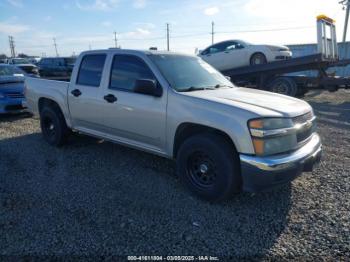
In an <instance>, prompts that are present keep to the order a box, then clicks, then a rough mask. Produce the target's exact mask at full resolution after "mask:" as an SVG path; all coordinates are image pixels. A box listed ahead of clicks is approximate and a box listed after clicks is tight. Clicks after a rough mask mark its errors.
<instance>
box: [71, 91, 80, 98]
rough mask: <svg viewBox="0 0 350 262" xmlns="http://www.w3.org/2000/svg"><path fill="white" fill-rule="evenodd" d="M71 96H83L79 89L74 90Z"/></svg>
mask: <svg viewBox="0 0 350 262" xmlns="http://www.w3.org/2000/svg"><path fill="white" fill-rule="evenodd" d="M71 94H72V95H73V96H75V97H78V96H80V95H81V92H80V90H79V89H74V90H73V91H72V92H71Z"/></svg>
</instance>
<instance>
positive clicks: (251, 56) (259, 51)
mask: <svg viewBox="0 0 350 262" xmlns="http://www.w3.org/2000/svg"><path fill="white" fill-rule="evenodd" d="M255 55H263V56H264V57H265V59H266V61H267V55H266V54H265V53H264V52H263V51H261V50H255V51H254V52H253V53H252V54H251V55H250V57H249V63H251V62H252V58H253V57H254V56H255Z"/></svg>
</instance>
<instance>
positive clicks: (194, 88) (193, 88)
mask: <svg viewBox="0 0 350 262" xmlns="http://www.w3.org/2000/svg"><path fill="white" fill-rule="evenodd" d="M213 89H214V88H212V87H198V86H191V87H189V88H187V89H184V90H180V92H192V91H198V90H213Z"/></svg>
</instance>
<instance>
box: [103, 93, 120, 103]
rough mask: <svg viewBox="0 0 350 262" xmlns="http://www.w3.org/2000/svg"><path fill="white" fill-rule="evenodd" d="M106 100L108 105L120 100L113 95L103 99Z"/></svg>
mask: <svg viewBox="0 0 350 262" xmlns="http://www.w3.org/2000/svg"><path fill="white" fill-rule="evenodd" d="M103 99H104V100H106V101H107V102H108V103H114V102H115V101H117V100H118V99H117V98H116V97H115V96H114V95H112V94H108V95H106V96H104V97H103Z"/></svg>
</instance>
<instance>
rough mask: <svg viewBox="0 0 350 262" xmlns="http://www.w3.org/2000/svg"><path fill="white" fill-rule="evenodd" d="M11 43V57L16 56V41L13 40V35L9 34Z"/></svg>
mask: <svg viewBox="0 0 350 262" xmlns="http://www.w3.org/2000/svg"><path fill="white" fill-rule="evenodd" d="M9 44H10V51H11V57H16V51H15V41H14V40H13V36H9Z"/></svg>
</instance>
